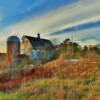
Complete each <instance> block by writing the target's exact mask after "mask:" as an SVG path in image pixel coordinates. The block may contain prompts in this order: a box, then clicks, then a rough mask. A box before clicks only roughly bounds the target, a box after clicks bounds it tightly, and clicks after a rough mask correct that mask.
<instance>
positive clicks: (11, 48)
mask: <svg viewBox="0 0 100 100" xmlns="http://www.w3.org/2000/svg"><path fill="white" fill-rule="evenodd" d="M19 55H20V39H19V38H18V37H17V36H10V37H9V38H8V39H7V54H6V62H7V64H16V63H18V60H19V59H18V56H19Z"/></svg>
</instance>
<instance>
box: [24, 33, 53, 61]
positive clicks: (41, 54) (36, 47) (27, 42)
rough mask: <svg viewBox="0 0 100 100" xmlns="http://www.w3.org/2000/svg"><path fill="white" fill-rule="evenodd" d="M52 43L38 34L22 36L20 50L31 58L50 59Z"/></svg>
mask: <svg viewBox="0 0 100 100" xmlns="http://www.w3.org/2000/svg"><path fill="white" fill-rule="evenodd" d="M51 48H53V44H52V43H51V41H50V40H47V39H42V38H41V37H40V34H38V35H37V37H31V36H23V37H22V51H23V54H25V55H28V56H29V57H30V58H31V59H32V60H33V59H50V58H52V56H53V50H51Z"/></svg>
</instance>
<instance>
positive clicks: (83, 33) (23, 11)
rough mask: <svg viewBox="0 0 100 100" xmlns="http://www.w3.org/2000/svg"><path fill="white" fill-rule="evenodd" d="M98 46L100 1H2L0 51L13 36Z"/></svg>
mask: <svg viewBox="0 0 100 100" xmlns="http://www.w3.org/2000/svg"><path fill="white" fill-rule="evenodd" d="M38 32H40V33H41V35H42V36H43V37H45V38H49V39H51V40H55V39H58V40H59V41H62V40H63V39H65V38H71V37H72V36H73V37H74V40H75V41H80V43H83V42H85V43H88V44H89V42H86V41H91V43H93V44H95V43H97V42H99V41H100V0H0V51H1V52H5V51H6V39H7V37H8V36H10V35H17V36H18V37H20V38H21V37H22V36H23V35H31V36H36V34H37V33H38Z"/></svg>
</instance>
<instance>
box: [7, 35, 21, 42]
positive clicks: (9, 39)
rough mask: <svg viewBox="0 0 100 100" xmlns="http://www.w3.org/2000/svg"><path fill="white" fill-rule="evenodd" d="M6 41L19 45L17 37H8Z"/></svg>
mask: <svg viewBox="0 0 100 100" xmlns="http://www.w3.org/2000/svg"><path fill="white" fill-rule="evenodd" d="M7 41H10V42H16V43H20V39H19V38H18V37H17V36H10V37H9V38H8V40H7Z"/></svg>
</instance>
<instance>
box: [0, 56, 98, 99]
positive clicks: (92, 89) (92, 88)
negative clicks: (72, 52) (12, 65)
mask: <svg viewBox="0 0 100 100" xmlns="http://www.w3.org/2000/svg"><path fill="white" fill-rule="evenodd" d="M97 61H98V62H99V59H88V60H87V61H86V60H84V59H80V60H79V61H78V62H74V63H73V62H69V61H66V60H64V59H62V58H59V59H57V60H54V61H51V62H49V63H47V64H44V65H40V66H38V67H37V68H35V69H31V70H29V72H28V70H27V71H26V72H25V73H24V74H22V73H17V75H15V76H16V77H13V78H12V77H10V76H9V80H6V81H4V80H3V79H4V76H2V77H1V78H0V80H1V81H0V90H1V92H0V100H100V63H95V62H97ZM21 70H22V68H21ZM17 71H18V69H17ZM5 76H7V75H5ZM13 87H14V89H13ZM2 88H3V90H2ZM6 90H7V91H6Z"/></svg>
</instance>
